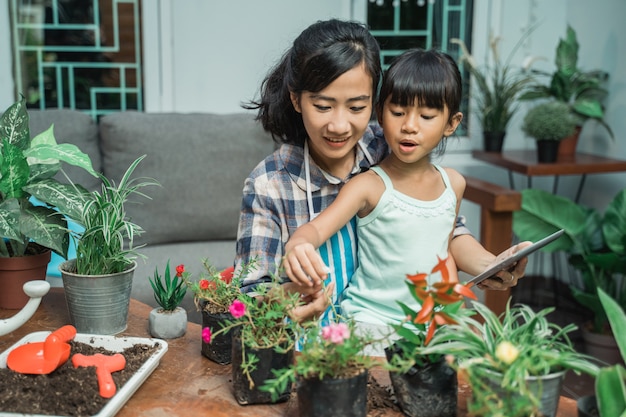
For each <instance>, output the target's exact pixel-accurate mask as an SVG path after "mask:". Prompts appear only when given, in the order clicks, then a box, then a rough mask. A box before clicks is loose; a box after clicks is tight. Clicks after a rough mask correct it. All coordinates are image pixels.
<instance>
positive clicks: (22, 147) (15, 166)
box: [0, 97, 97, 308]
mask: <svg viewBox="0 0 626 417" xmlns="http://www.w3.org/2000/svg"><path fill="white" fill-rule="evenodd" d="M28 121H29V117H28V113H27V112H26V103H25V100H24V97H22V98H21V99H20V100H19V101H18V102H16V103H14V104H13V105H11V106H10V107H9V108H8V109H7V110H6V111H5V112H4V114H3V115H2V116H1V117H0V271H1V272H2V273H1V274H0V275H2V279H1V280H0V289H1V290H0V307H2V308H22V307H23V306H24V305H25V304H26V302H27V301H28V297H27V296H26V295H25V294H24V293H23V291H22V286H23V284H24V283H25V282H26V281H30V280H32V279H45V276H46V267H47V264H48V262H49V261H50V250H52V251H54V252H56V253H58V254H59V255H60V256H63V257H65V258H67V251H68V246H69V231H68V229H67V221H66V220H65V218H64V217H63V216H62V215H61V214H59V212H58V211H57V210H56V209H55V208H54V207H55V206H57V204H54V203H53V202H52V201H55V202H56V203H58V206H59V207H65V206H67V205H71V204H73V203H74V202H75V201H77V200H79V199H80V195H81V194H82V193H83V192H85V191H84V190H83V189H82V187H80V186H76V187H70V186H68V185H64V184H61V183H60V182H58V181H57V180H55V179H53V178H52V177H53V176H55V175H56V174H57V173H58V172H59V171H60V170H61V162H66V163H69V164H72V165H76V166H78V167H81V168H83V169H85V170H87V171H88V172H89V173H91V174H92V175H94V176H97V174H96V172H95V171H94V170H93V167H92V165H91V161H90V159H89V157H88V156H87V155H86V154H84V153H83V152H81V151H80V150H79V149H78V148H77V147H76V146H75V145H71V144H57V143H56V140H55V138H54V133H53V126H51V127H50V128H49V129H48V130H46V131H45V132H42V133H41V134H39V135H37V136H36V137H34V138H31V137H30V130H29V126H28ZM31 197H36V198H37V199H38V200H39V201H40V202H41V203H43V205H42V204H34V201H33V199H32V198H31ZM21 268H23V269H24V270H25V272H24V273H21ZM13 274H16V275H17V276H16V277H15V278H13V277H12V276H13ZM9 275H11V277H10V276H9ZM10 282H12V284H9V283H10Z"/></svg>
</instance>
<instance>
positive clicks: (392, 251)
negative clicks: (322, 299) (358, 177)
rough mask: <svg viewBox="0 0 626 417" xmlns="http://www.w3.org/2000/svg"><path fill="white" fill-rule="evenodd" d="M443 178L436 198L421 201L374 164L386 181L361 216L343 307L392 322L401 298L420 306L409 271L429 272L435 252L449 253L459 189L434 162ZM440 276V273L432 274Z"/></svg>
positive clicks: (367, 318) (365, 318)
mask: <svg viewBox="0 0 626 417" xmlns="http://www.w3.org/2000/svg"><path fill="white" fill-rule="evenodd" d="M435 168H436V169H437V170H438V171H439V173H440V174H441V177H442V179H443V182H444V184H445V187H446V188H445V190H444V192H443V193H442V194H441V195H440V196H439V197H438V198H437V199H435V200H432V201H421V200H417V199H414V198H412V197H409V196H407V195H405V194H402V193H400V192H398V191H396V190H394V188H393V184H392V182H391V179H390V178H389V177H388V176H387V174H386V173H385V171H383V169H382V168H380V167H373V168H372V170H373V171H374V172H375V173H376V174H378V175H379V176H380V177H381V178H382V180H383V182H384V183H385V188H386V189H385V191H384V192H383V194H382V196H381V198H380V201H379V202H378V205H377V206H376V208H374V210H372V212H371V213H370V214H368V215H367V216H365V217H363V218H358V217H357V235H358V267H357V269H356V271H355V273H354V275H353V277H352V280H351V281H350V285H349V286H348V288H347V289H346V291H345V293H344V296H343V300H342V302H341V309H342V312H343V314H345V315H348V316H352V317H354V318H355V320H357V321H361V322H366V323H371V324H377V325H388V324H394V323H397V322H400V321H401V320H403V319H404V318H405V315H404V314H403V312H402V309H401V308H400V306H399V305H398V303H397V301H402V302H403V303H405V304H406V305H407V306H409V307H411V308H412V309H415V311H418V310H419V309H420V304H419V303H417V302H416V301H415V300H414V299H413V297H412V296H411V294H410V293H409V289H408V287H407V285H406V275H407V274H416V273H422V272H425V273H428V272H430V271H431V270H432V268H433V267H434V266H435V265H436V264H437V256H439V257H440V258H442V259H443V258H445V257H446V256H447V254H448V240H449V236H450V232H452V230H453V228H454V225H455V219H456V194H455V193H454V190H453V189H452V187H451V185H450V179H449V178H448V175H447V174H446V172H445V170H444V169H442V168H441V167H439V166H437V165H435ZM430 279H431V280H432V281H438V280H441V275H440V274H439V273H437V274H433V276H432V277H430Z"/></svg>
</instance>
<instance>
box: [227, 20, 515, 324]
mask: <svg viewBox="0 0 626 417" xmlns="http://www.w3.org/2000/svg"><path fill="white" fill-rule="evenodd" d="M380 77H381V67H380V55H379V48H378V44H377V42H376V40H375V39H374V37H373V36H372V35H371V34H370V32H369V31H368V30H367V28H366V27H365V26H364V25H362V24H359V23H355V22H346V21H341V20H335V19H332V20H327V21H320V22H316V23H314V24H312V25H311V26H309V27H308V28H306V29H305V30H304V31H303V32H302V33H301V34H300V35H299V36H298V37H297V38H296V39H295V41H294V42H293V45H292V47H291V48H289V50H288V51H287V52H286V53H285V55H284V56H283V58H282V59H281V60H280V62H279V63H278V64H277V65H276V67H274V68H273V69H272V70H271V71H270V73H269V74H268V76H267V77H266V78H265V80H264V82H263V84H262V86H261V96H260V99H259V100H258V101H255V102H253V103H251V104H249V105H248V106H247V108H250V109H256V110H258V116H257V118H258V119H259V120H260V121H261V122H262V124H263V127H264V128H265V130H267V131H268V132H271V133H272V135H273V136H274V137H275V139H276V141H277V142H278V143H280V144H281V146H280V148H279V149H278V150H277V151H275V152H274V153H273V154H272V155H270V156H268V157H267V158H266V159H265V160H264V161H261V162H260V163H259V165H258V166H257V167H256V168H255V169H254V170H253V171H252V172H251V173H250V175H249V176H248V178H247V179H246V181H245V183H244V189H243V200H242V206H241V216H240V219H239V231H238V236H237V256H236V259H235V265H236V267H237V268H240V267H241V265H242V264H245V263H247V262H249V261H250V260H252V259H255V260H256V268H255V269H254V270H253V271H251V273H250V274H249V275H248V276H247V278H246V280H245V281H244V283H243V286H242V291H243V292H246V293H250V294H254V290H255V288H256V286H257V285H263V283H264V282H267V281H270V280H271V277H272V276H273V275H275V274H277V273H278V272H279V269H280V265H281V262H282V258H283V255H284V253H285V251H284V243H285V242H286V241H287V240H288V239H289V237H290V236H291V234H292V233H293V232H294V231H295V230H296V229H297V228H298V227H299V226H301V225H303V224H305V223H307V222H309V221H310V220H312V219H313V218H315V216H317V214H318V213H320V212H321V211H322V210H323V209H325V208H326V207H328V206H329V205H330V204H331V203H332V202H333V201H334V199H335V197H336V196H337V194H338V192H339V190H340V189H341V188H342V187H343V186H344V184H346V183H347V182H348V181H349V180H350V179H351V178H352V177H354V176H355V175H357V174H358V173H360V172H362V171H365V170H367V169H369V167H370V166H372V165H374V164H376V163H378V162H380V161H381V160H382V159H383V158H384V157H385V156H386V155H387V154H388V152H389V151H388V148H387V145H386V143H385V140H384V138H383V136H382V131H381V129H380V127H379V126H376V125H370V123H369V122H370V118H371V115H372V110H373V103H374V100H375V94H376V91H377V89H378V84H379V79H380ZM355 228H356V223H355V220H351V221H350V222H349V223H348V224H347V225H346V226H345V227H344V228H342V229H341V230H340V231H339V232H337V233H336V234H334V235H333V236H332V237H331V238H330V239H328V241H326V242H324V244H323V245H321V246H320V248H319V251H320V253H321V256H322V257H323V259H324V262H325V263H326V265H328V266H329V267H330V268H331V269H332V271H333V272H332V274H331V275H330V278H329V280H328V281H329V282H328V283H327V284H329V289H332V287H333V285H335V286H336V288H335V291H334V293H333V302H334V301H336V300H337V297H338V296H340V295H341V294H342V292H343V290H344V288H345V287H346V286H347V285H348V282H349V280H350V278H351V277H352V274H353V272H354V268H355V266H356V253H357V249H356V243H355ZM455 236H458V237H455V238H454V239H453V242H452V244H451V246H450V251H451V253H452V254H453V255H454V257H455V259H456V261H457V266H458V267H459V268H460V269H461V270H463V271H465V272H467V273H469V274H472V275H476V274H478V273H480V272H482V271H484V270H485V269H486V268H487V267H489V266H490V264H492V263H493V262H494V261H495V259H496V257H495V256H494V255H493V254H491V253H489V252H488V251H486V250H485V249H484V248H483V247H482V246H481V245H480V243H478V242H477V241H476V240H475V239H474V238H473V237H472V236H471V235H470V234H469V231H467V229H466V228H465V227H464V226H463V224H462V223H460V225H459V227H458V228H457V229H456V230H455ZM518 249H519V248H518V247H516V246H514V247H512V248H511V249H509V250H507V251H505V252H504V253H503V254H501V255H500V257H503V256H507V255H508V254H509V253H511V252H514V251H517V250H518ZM525 265H526V262H525V261H524V262H520V263H519V264H518V266H517V267H516V269H515V271H514V274H515V279H510V274H509V273H506V274H503V277H506V280H504V282H503V281H500V280H497V279H489V280H486V281H484V282H485V286H487V287H490V288H493V289H506V288H508V287H510V286H512V285H515V284H516V282H517V279H518V278H520V277H521V276H523V274H524V269H525ZM331 281H332V282H331ZM320 289H321V285H317V286H313V287H310V286H306V287H303V286H299V287H297V288H296V290H299V291H300V292H302V293H303V295H308V298H304V300H305V301H311V302H310V303H309V304H307V305H305V306H304V307H303V308H302V309H301V310H300V311H298V312H297V313H298V314H299V315H302V316H307V315H311V314H319V313H321V312H323V311H324V309H326V307H327V303H326V298H325V297H323V294H322V293H321V292H320Z"/></svg>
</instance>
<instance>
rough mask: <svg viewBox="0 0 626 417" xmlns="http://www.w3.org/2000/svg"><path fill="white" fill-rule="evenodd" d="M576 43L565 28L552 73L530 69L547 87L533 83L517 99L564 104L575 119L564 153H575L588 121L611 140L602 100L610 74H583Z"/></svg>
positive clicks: (604, 72) (573, 35)
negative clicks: (580, 135) (569, 140)
mask: <svg viewBox="0 0 626 417" xmlns="http://www.w3.org/2000/svg"><path fill="white" fill-rule="evenodd" d="M578 49H579V44H578V40H577V38H576V31H574V29H573V28H572V27H571V26H568V27H567V32H566V34H565V38H562V39H559V43H558V45H557V47H556V56H555V64H556V69H555V70H554V72H552V73H550V72H545V71H539V70H533V73H534V74H535V75H538V76H540V77H542V76H543V77H547V78H549V79H550V81H549V84H547V85H546V84H540V83H534V84H533V85H531V86H529V88H528V89H527V91H525V92H524V93H523V94H522V95H521V96H520V100H535V99H544V98H552V99H555V100H558V101H560V102H562V103H565V104H567V106H568V108H569V109H570V112H571V114H572V115H573V116H574V119H575V120H576V126H577V129H576V134H575V135H573V138H572V143H571V145H570V147H569V149H568V150H566V152H565V153H572V154H573V153H574V152H575V149H576V143H577V140H578V133H580V127H582V125H583V124H584V123H585V122H586V121H587V120H589V119H592V120H595V121H597V122H598V123H600V124H601V125H602V126H604V127H605V128H606V130H607V132H608V133H609V136H610V137H611V138H613V131H612V130H611V128H610V127H609V125H608V124H607V123H606V122H605V121H604V106H603V101H604V99H605V98H606V96H607V94H608V91H607V90H606V89H605V88H604V85H605V84H606V82H607V80H608V79H609V74H608V73H607V72H606V71H603V70H593V71H583V70H582V69H580V68H579V67H578Z"/></svg>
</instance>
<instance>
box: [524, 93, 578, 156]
mask: <svg viewBox="0 0 626 417" xmlns="http://www.w3.org/2000/svg"><path fill="white" fill-rule="evenodd" d="M575 127H576V122H575V120H574V118H573V117H572V116H571V114H570V110H569V108H568V106H567V104H565V103H561V102H559V101H554V100H552V101H547V102H544V103H541V104H538V105H536V106H535V107H533V108H531V109H530V110H529V111H528V113H526V116H524V121H523V124H522V131H524V133H526V134H527V135H528V136H530V137H532V138H534V139H535V140H536V141H537V159H538V161H539V162H546V163H550V162H555V161H556V159H557V154H558V149H559V141H560V140H561V139H563V138H565V137H567V136H569V135H571V134H572V133H574V129H575Z"/></svg>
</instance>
